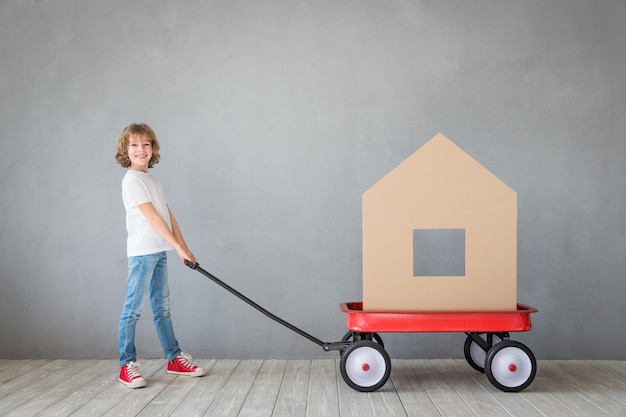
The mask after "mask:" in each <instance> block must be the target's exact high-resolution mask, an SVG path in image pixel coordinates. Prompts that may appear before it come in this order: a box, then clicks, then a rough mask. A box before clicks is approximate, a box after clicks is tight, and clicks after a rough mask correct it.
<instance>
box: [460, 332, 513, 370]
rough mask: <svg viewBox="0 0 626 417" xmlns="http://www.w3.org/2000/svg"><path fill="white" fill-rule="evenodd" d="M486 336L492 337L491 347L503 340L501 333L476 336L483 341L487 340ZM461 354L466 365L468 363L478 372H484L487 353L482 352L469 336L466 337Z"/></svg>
mask: <svg viewBox="0 0 626 417" xmlns="http://www.w3.org/2000/svg"><path fill="white" fill-rule="evenodd" d="M474 334H476V333H474ZM488 335H491V336H492V340H491V346H493V345H495V344H496V343H499V342H501V341H502V340H504V335H503V334H502V333H492V334H489V333H480V334H478V336H479V337H480V338H481V339H483V340H484V341H488V340H489V337H488ZM491 346H490V347H491ZM463 353H464V354H465V360H467V363H469V364H470V366H471V367H472V368H474V369H476V370H477V371H478V372H485V359H486V358H487V351H486V350H484V349H483V348H482V347H481V346H480V345H479V344H478V343H476V341H475V340H474V338H473V337H472V336H471V335H468V336H467V339H465V345H464V346H463Z"/></svg>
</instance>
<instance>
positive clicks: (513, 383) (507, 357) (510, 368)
mask: <svg viewBox="0 0 626 417" xmlns="http://www.w3.org/2000/svg"><path fill="white" fill-rule="evenodd" d="M532 369H533V365H532V362H531V360H530V358H529V357H528V355H527V354H526V352H524V351H523V350H522V349H519V348H516V347H505V348H503V349H501V350H500V351H498V352H497V353H496V354H495V356H494V357H493V360H492V361H491V373H492V375H493V377H494V378H495V379H496V381H498V382H499V383H500V384H502V385H504V386H505V387H511V388H512V387H519V386H520V385H522V384H524V383H525V382H526V381H528V379H529V378H530V375H531V373H532Z"/></svg>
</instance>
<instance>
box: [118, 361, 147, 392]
mask: <svg viewBox="0 0 626 417" xmlns="http://www.w3.org/2000/svg"><path fill="white" fill-rule="evenodd" d="M140 366H141V365H139V364H138V363H137V362H131V363H129V364H127V365H124V366H122V367H121V368H120V382H121V383H122V384H124V385H126V386H127V387H128V388H141V387H145V386H146V380H145V379H143V377H142V376H141V374H140V373H139V367H140Z"/></svg>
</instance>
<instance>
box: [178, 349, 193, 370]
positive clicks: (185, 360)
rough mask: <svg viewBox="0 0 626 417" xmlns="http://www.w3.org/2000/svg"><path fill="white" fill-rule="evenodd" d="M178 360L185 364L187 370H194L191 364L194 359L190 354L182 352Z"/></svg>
mask: <svg viewBox="0 0 626 417" xmlns="http://www.w3.org/2000/svg"><path fill="white" fill-rule="evenodd" d="M178 358H179V359H180V362H181V363H182V364H183V366H185V367H186V368H193V364H192V363H191V361H192V360H193V358H192V357H191V355H190V354H188V353H182V352H181V353H180V355H178Z"/></svg>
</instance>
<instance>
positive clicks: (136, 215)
mask: <svg viewBox="0 0 626 417" xmlns="http://www.w3.org/2000/svg"><path fill="white" fill-rule="evenodd" d="M122 200H123V201H124V207H125V208H126V231H127V232H128V240H127V243H126V251H127V255H128V256H129V257H130V256H141V255H149V254H152V253H158V252H164V251H168V250H172V249H174V248H173V247H172V245H170V244H169V242H168V241H167V240H165V239H164V238H163V237H162V236H161V235H159V234H158V233H157V232H156V230H154V229H153V228H152V226H150V223H148V220H147V219H146V217H145V216H144V215H143V213H142V212H141V210H140V209H139V207H138V206H139V205H140V204H144V203H148V202H150V203H152V205H153V206H154V209H155V210H156V212H157V213H158V214H159V216H161V217H162V218H163V220H165V223H166V224H167V226H168V227H169V228H170V230H172V224H171V222H170V215H169V210H168V208H167V202H166V201H165V193H164V192H163V187H162V186H161V183H160V182H159V180H157V179H156V178H154V177H153V176H152V175H150V174H148V173H147V172H141V171H135V170H132V169H129V170H128V171H127V172H126V175H124V178H123V179H122Z"/></svg>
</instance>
